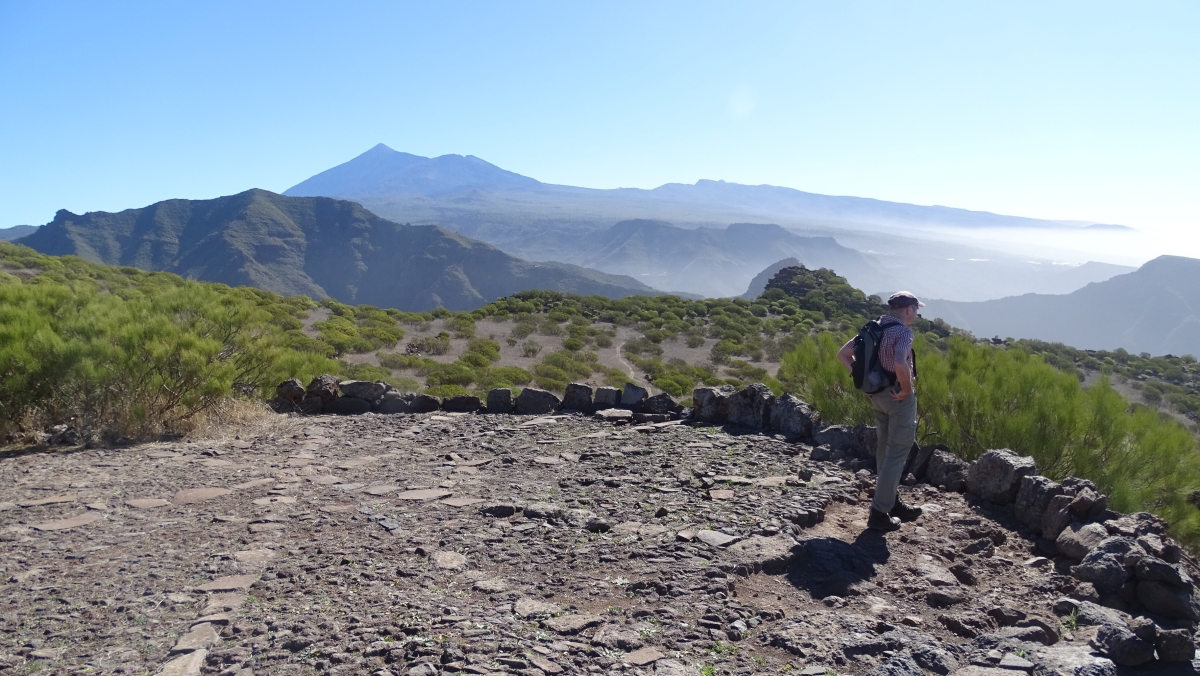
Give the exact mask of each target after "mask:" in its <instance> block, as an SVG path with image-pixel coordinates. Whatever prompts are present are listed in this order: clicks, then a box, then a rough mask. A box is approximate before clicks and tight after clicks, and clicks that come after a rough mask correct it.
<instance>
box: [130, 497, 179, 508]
mask: <svg viewBox="0 0 1200 676" xmlns="http://www.w3.org/2000/svg"><path fill="white" fill-rule="evenodd" d="M169 504H171V501H170V500H164V499H162V498H134V499H132V500H126V501H125V505H126V506H128V507H132V508H133V509H154V508H155V507H166V506H167V505H169Z"/></svg>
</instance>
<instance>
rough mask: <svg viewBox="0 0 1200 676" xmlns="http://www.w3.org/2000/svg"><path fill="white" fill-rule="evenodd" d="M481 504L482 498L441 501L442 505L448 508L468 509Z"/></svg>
mask: <svg viewBox="0 0 1200 676" xmlns="http://www.w3.org/2000/svg"><path fill="white" fill-rule="evenodd" d="M481 502H483V498H450V499H449V500H442V504H443V505H448V506H450V507H470V506H471V505H478V504H479V503H481Z"/></svg>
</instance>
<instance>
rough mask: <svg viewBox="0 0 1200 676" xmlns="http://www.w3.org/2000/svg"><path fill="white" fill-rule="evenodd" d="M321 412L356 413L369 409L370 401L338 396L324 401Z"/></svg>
mask: <svg viewBox="0 0 1200 676" xmlns="http://www.w3.org/2000/svg"><path fill="white" fill-rule="evenodd" d="M321 410H322V412H323V413H333V414H336V415H358V414H360V413H367V412H368V411H370V410H371V402H369V401H367V400H365V399H359V398H358V397H338V398H337V399H331V400H329V401H327V402H325V406H324V407H323V408H322V409H321Z"/></svg>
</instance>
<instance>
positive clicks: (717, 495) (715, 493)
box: [708, 488, 734, 500]
mask: <svg viewBox="0 0 1200 676" xmlns="http://www.w3.org/2000/svg"><path fill="white" fill-rule="evenodd" d="M733 496H734V492H733V491H731V490H729V489H726V488H714V489H712V490H710V491H709V492H708V497H709V498H710V499H712V500H732V499H733Z"/></svg>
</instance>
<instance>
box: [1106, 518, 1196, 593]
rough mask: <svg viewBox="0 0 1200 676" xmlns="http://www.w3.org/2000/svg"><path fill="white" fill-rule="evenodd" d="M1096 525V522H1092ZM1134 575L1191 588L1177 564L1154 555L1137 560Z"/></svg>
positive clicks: (1185, 575) (1186, 575) (1141, 578)
mask: <svg viewBox="0 0 1200 676" xmlns="http://www.w3.org/2000/svg"><path fill="white" fill-rule="evenodd" d="M1092 525H1096V524H1092ZM1133 573H1134V575H1136V576H1137V579H1139V580H1150V581H1152V582H1166V583H1167V584H1169V585H1172V586H1174V587H1179V588H1180V589H1191V588H1192V578H1191V576H1190V575H1188V574H1187V573H1185V572H1184V571H1183V569H1182V568H1180V567H1179V566H1175V565H1171V564H1169V563H1167V562H1166V561H1163V560H1162V559H1160V558H1157V557H1154V556H1143V557H1142V558H1141V559H1140V560H1138V562H1137V564H1136V567H1135V568H1134V569H1133Z"/></svg>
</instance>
